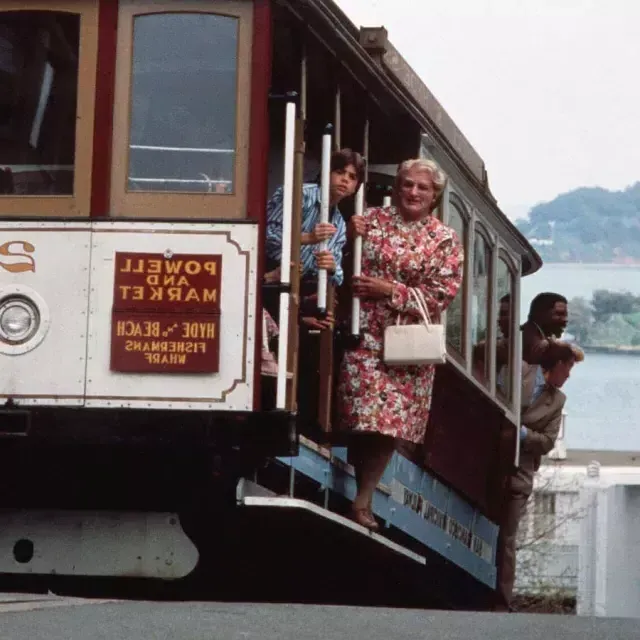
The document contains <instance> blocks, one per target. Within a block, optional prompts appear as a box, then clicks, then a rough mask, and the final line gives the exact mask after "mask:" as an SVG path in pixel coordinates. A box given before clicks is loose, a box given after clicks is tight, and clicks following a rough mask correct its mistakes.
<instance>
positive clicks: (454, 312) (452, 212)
mask: <svg viewBox="0 0 640 640" xmlns="http://www.w3.org/2000/svg"><path fill="white" fill-rule="evenodd" d="M449 226H450V227H452V228H453V229H454V230H455V232H456V233H457V234H458V238H459V239H460V242H462V243H463V245H464V246H465V248H466V238H467V221H466V219H465V217H464V216H463V215H462V213H461V212H460V210H459V209H458V207H456V205H454V204H453V203H451V204H450V206H449ZM464 288H465V287H464V283H463V286H461V287H460V289H459V290H458V293H457V294H456V297H455V298H454V299H453V301H452V302H451V304H450V305H449V307H448V308H447V343H448V344H449V346H451V347H453V348H454V349H455V350H456V351H457V352H458V353H459V354H460V355H464V321H463V315H462V314H463V309H464Z"/></svg>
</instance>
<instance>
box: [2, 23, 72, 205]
mask: <svg viewBox="0 0 640 640" xmlns="http://www.w3.org/2000/svg"><path fill="white" fill-rule="evenodd" d="M79 41H80V16H79V15H78V14H71V13H62V12H56V11H6V12H1V13H0V195H14V196H21V195H25V196H35V195H40V196H50V195H72V194H73V179H74V162H75V140H76V108H77V107H76V105H77V92H78V54H79Z"/></svg>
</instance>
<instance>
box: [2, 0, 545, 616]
mask: <svg viewBox="0 0 640 640" xmlns="http://www.w3.org/2000/svg"><path fill="white" fill-rule="evenodd" d="M0 88H1V91H0V436H1V437H0V509H1V511H0V550H1V551H0V574H1V575H2V576H3V577H5V578H7V579H9V578H13V577H16V576H18V577H20V576H22V577H24V576H25V575H30V576H35V577H38V579H41V580H43V581H44V582H46V584H47V585H51V584H52V582H51V581H52V578H51V576H52V575H55V576H56V579H60V577H61V576H62V577H67V578H74V579H81V580H80V582H79V583H78V584H82V585H84V587H82V588H83V589H84V588H86V589H88V588H89V587H88V586H87V585H88V584H91V585H96V584H99V583H100V581H104V580H111V579H114V578H115V579H122V582H124V583H125V584H131V583H132V581H135V580H136V579H138V578H141V579H144V580H148V579H152V580H160V581H169V582H170V583H171V584H175V585H178V584H190V585H191V587H193V586H194V585H195V584H197V585H199V586H202V585H206V587H207V588H208V589H210V590H211V593H213V594H215V595H216V597H234V598H248V597H251V598H255V599H262V598H268V599H277V598H281V599H307V600H314V601H325V602H327V601H350V602H353V601H359V602H363V603H397V604H413V605H417V606H425V605H427V604H429V603H432V602H441V603H444V604H445V605H446V606H475V607H477V606H485V605H487V603H489V602H490V601H491V598H492V594H493V592H494V589H495V564H496V546H497V535H498V525H499V520H500V510H501V505H502V498H503V486H504V479H505V477H506V474H507V473H508V472H509V469H510V468H511V467H512V465H513V462H514V460H515V459H516V455H517V452H516V447H517V438H516V433H517V425H518V419H519V409H518V407H519V398H518V394H519V384H518V383H517V381H518V379H519V364H518V363H519V345H518V343H517V341H513V344H512V348H511V354H510V361H509V366H508V375H507V376H506V378H507V381H506V384H505V385H504V386H502V387H501V388H498V386H497V384H496V349H495V346H496V339H497V337H498V334H497V313H498V300H499V299H500V298H501V297H502V296H503V295H504V294H505V293H510V294H511V297H512V300H513V313H512V317H511V326H512V329H513V331H512V332H511V334H512V336H513V335H516V334H517V331H516V330H515V329H516V327H517V326H518V320H519V319H518V307H519V281H520V278H521V277H522V276H523V275H527V274H529V273H532V272H534V271H535V270H537V269H538V268H539V267H540V265H541V262H540V259H539V257H538V256H537V254H536V253H535V251H534V250H533V249H532V248H531V247H530V246H529V245H528V244H527V242H526V241H525V239H524V238H523V237H522V236H521V235H520V234H519V232H518V231H517V230H516V229H515V227H514V226H513V225H511V224H510V223H509V221H508V220H507V218H506V217H505V216H504V215H503V214H502V212H501V211H500V209H499V208H498V206H497V204H496V201H495V199H494V198H493V196H492V195H491V192H490V191H489V187H488V182H487V175H486V171H485V168H484V163H483V162H482V160H481V158H480V157H479V156H478V154H477V153H476V152H475V150H474V149H473V148H472V147H471V145H470V144H469V143H468V142H467V141H466V139H465V138H464V136H463V135H462V133H461V132H460V131H459V130H458V128H457V127H456V125H455V124H454V123H453V122H452V121H451V119H450V118H449V116H448V115H447V114H446V112H445V111H444V109H443V108H442V107H441V105H440V104H439V103H438V102H437V101H436V100H435V98H434V97H433V96H432V95H431V93H430V92H429V90H428V89H427V88H426V86H425V85H424V84H423V83H422V81H421V80H420V79H419V78H418V77H417V76H416V75H415V73H414V72H413V71H412V70H411V68H410V67H409V65H408V64H407V63H406V62H405V61H404V60H403V59H402V57H401V55H400V54H399V53H398V52H397V51H396V50H395V48H394V47H393V46H392V45H391V43H390V42H389V41H388V38H387V34H386V31H385V30H384V29H357V28H356V27H355V26H354V25H353V24H351V22H350V21H349V20H348V19H347V18H346V16H345V15H344V14H343V13H342V12H341V11H340V9H339V8H338V7H337V5H336V4H335V3H334V2H332V1H331V0H306V1H305V2H297V1H294V0H277V1H275V0H179V1H178V0H60V1H47V2H44V1H36V0H23V1H22V2H14V1H11V0H1V1H0ZM290 92H294V93H293V94H292V93H290ZM278 96H279V97H278ZM328 123H332V125H333V128H332V131H331V134H330V135H329V134H325V128H326V125H327V124H328ZM339 147H351V148H353V149H356V150H359V151H362V152H363V153H364V154H365V155H366V157H367V160H368V185H367V186H366V188H365V189H362V190H361V192H360V193H359V194H358V198H357V199H356V202H355V204H354V206H355V207H357V208H358V209H360V208H362V207H363V206H364V205H365V200H366V201H367V203H368V204H380V203H381V202H382V198H383V197H384V195H383V194H384V193H385V191H384V189H385V187H387V186H388V185H389V184H390V180H391V178H392V175H393V173H394V172H395V166H397V164H398V163H399V162H400V161H402V160H404V159H406V158H409V157H416V156H418V155H421V156H423V157H429V158H433V159H434V160H436V161H437V162H438V163H439V164H440V165H441V166H442V167H443V169H444V170H445V172H446V173H447V175H448V176H449V183H448V187H447V191H446V194H445V197H444V199H443V202H442V205H441V207H440V209H439V211H438V215H439V216H441V218H442V219H443V220H444V221H445V222H446V223H448V224H450V225H451V226H453V227H454V228H455V229H456V230H457V232H458V233H459V234H460V237H461V238H462V239H463V240H464V243H465V254H466V260H467V261H466V267H465V283H464V287H463V289H462V290H461V292H460V294H459V295H458V297H457V298H456V300H455V301H454V303H453V305H452V306H451V308H450V309H449V311H448V313H447V316H446V323H447V332H448V342H449V356H448V362H447V364H446V365H443V366H442V367H440V368H439V370H438V374H437V377H436V388H435V396H434V401H433V410H432V417H431V423H430V425H429V429H428V438H427V442H426V443H425V446H424V449H423V450H420V451H413V452H411V453H409V452H405V453H404V454H403V455H400V453H398V454H397V455H396V456H395V457H394V460H393V462H392V464H391V465H390V467H389V469H388V470H387V473H386V474H385V477H384V478H383V481H382V483H381V485H380V487H379V490H378V493H377V495H376V498H375V501H374V510H375V512H376V515H377V516H378V517H379V518H381V519H382V520H384V521H385V522H386V524H387V527H386V528H385V529H384V533H383V534H374V533H370V532H368V531H365V530H363V529H362V528H360V527H359V526H358V525H356V524H354V523H352V522H349V521H348V520H346V519H345V518H343V517H342V516H341V515H340V513H341V510H342V509H343V507H344V505H345V504H346V503H347V502H348V500H349V499H351V498H352V496H353V493H354V491H355V489H354V479H353V470H352V469H351V468H350V467H349V465H348V464H347V463H346V459H345V457H344V452H343V451H342V450H340V449H337V448H334V449H333V450H331V449H329V448H327V446H326V445H325V444H324V443H323V442H320V441H318V438H316V437H315V436H312V434H313V433H317V431H314V429H313V428H312V427H313V426H315V425H311V424H307V423H305V422H304V420H301V419H300V415H302V414H300V415H299V412H298V407H297V397H298V392H297V379H298V371H299V369H301V368H302V367H303V366H304V367H307V368H308V369H309V370H310V371H311V372H312V380H313V384H312V386H313V388H314V393H315V396H316V403H317V407H316V409H317V411H316V413H317V419H316V420H314V422H317V425H319V426H320V427H321V430H322V431H324V432H329V431H330V430H331V395H332V371H333V366H334V356H335V355H336V354H334V341H333V336H332V335H331V333H330V332H326V331H325V332H322V333H321V334H319V335H318V336H317V345H316V346H317V349H316V353H311V352H310V353H304V354H299V353H298V322H297V318H298V311H299V310H298V301H299V283H298V279H297V277H292V276H291V274H297V268H298V267H297V265H298V263H299V260H300V236H299V229H300V202H301V186H302V182H303V180H306V179H307V178H309V177H311V176H315V175H316V174H317V173H318V170H319V169H321V171H320V173H321V174H323V175H324V176H325V178H326V174H327V162H326V159H327V157H328V152H329V150H330V149H332V148H339ZM323 157H324V158H325V162H324V168H323V162H322V160H323ZM280 184H284V186H285V190H284V191H285V221H284V224H283V244H284V246H283V252H282V253H283V257H282V267H283V268H282V276H283V277H282V282H281V284H280V285H279V294H278V295H279V299H280V304H279V314H280V315H279V325H280V334H281V335H280V341H279V347H278V348H279V362H280V370H279V377H278V379H277V384H276V390H275V391H276V401H275V405H276V408H275V409H269V410H267V409H266V408H264V409H263V408H262V406H261V387H262V385H261V376H260V359H261V351H262V345H263V339H262V297H263V286H262V273H263V263H264V243H265V215H266V214H265V207H266V202H267V198H268V195H269V194H270V193H271V192H272V191H273V189H274V188H275V187H276V186H279V185H280ZM343 213H344V214H345V215H348V214H349V213H350V212H349V211H346V210H345V211H344V212H343ZM355 254H356V255H355V269H356V272H357V268H358V256H357V254H358V247H357V245H356V247H355ZM349 259H350V260H351V259H352V257H350V258H349ZM289 264H292V265H293V266H292V267H291V271H289V268H288V267H289ZM285 266H286V267H287V268H284V267H285ZM333 295H334V292H333V290H332V288H331V287H330V286H327V285H326V278H325V277H324V275H322V274H321V277H320V289H319V306H321V307H322V306H323V305H327V304H330V303H331V299H332V298H333ZM353 311H354V313H353V321H352V326H351V330H352V332H353V333H354V334H357V333H358V323H357V317H358V315H357V301H356V302H354V306H353ZM336 349H337V347H336ZM478 349H481V350H483V354H484V355H483V357H482V358H481V359H480V365H478V361H477V360H475V359H474V357H473V354H474V353H477V351H478ZM314 376H315V377H314ZM305 420H306V418H305ZM302 536H304V538H303V537H302ZM303 541H304V545H302V542H303ZM372 566H374V567H377V568H380V567H384V571H383V572H382V573H384V572H387V573H386V574H384V576H383V575H382V574H381V573H380V571H375V572H373V573H372V572H371V567H372ZM427 566H428V567H429V569H427V568H426V567H427ZM389 572H390V574H392V575H393V579H392V580H389V579H388V576H389V575H390V574H389ZM434 572H435V573H437V575H438V576H439V578H438V580H435V581H434V579H433V576H434ZM194 576H197V578H198V579H197V580H196V579H195V578H194ZM383 577H384V579H382V578H383ZM189 580H191V582H189ZM116 583H117V584H121V582H120V581H119V580H116ZM162 584H165V582H162ZM167 584H168V583H167ZM391 584H393V585H394V587H393V589H391V587H390V585H391Z"/></svg>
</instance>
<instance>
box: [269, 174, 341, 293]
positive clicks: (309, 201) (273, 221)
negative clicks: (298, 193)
mask: <svg viewBox="0 0 640 640" xmlns="http://www.w3.org/2000/svg"><path fill="white" fill-rule="evenodd" d="M282 200H283V189H282V187H280V188H278V189H277V190H276V192H275V193H274V194H273V195H272V196H271V199H270V200H269V202H268V203H267V257H268V258H269V259H271V260H275V261H279V260H280V258H281V255H282V207H283V202H282ZM319 222H320V185H318V184H304V185H303V186H302V232H303V233H312V232H313V230H314V228H315V226H316V225H317V224H318V223H319ZM329 222H331V224H332V225H333V226H334V227H335V228H336V232H335V233H334V234H333V235H332V236H331V238H329V240H328V241H327V249H328V250H329V251H331V253H333V258H334V260H335V262H336V272H335V273H334V274H333V281H334V282H335V284H337V285H341V284H342V281H343V280H344V272H343V271H342V250H343V248H344V245H345V243H346V242H347V225H346V224H345V221H344V218H343V217H342V214H341V213H340V210H339V209H338V207H333V210H331V211H329ZM319 248H320V247H319V245H315V244H305V245H302V247H301V251H300V262H301V264H302V275H303V277H304V276H310V275H311V276H316V277H317V275H318V268H317V267H316V258H315V256H314V255H313V254H314V252H315V251H318V249H319Z"/></svg>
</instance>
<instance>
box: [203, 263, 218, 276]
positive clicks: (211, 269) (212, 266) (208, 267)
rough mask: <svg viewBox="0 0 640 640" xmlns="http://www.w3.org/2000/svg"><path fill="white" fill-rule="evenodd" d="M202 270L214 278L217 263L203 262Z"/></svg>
mask: <svg viewBox="0 0 640 640" xmlns="http://www.w3.org/2000/svg"><path fill="white" fill-rule="evenodd" d="M204 270H205V271H206V272H207V273H208V274H209V275H211V276H215V275H216V272H217V271H218V263H217V262H205V263H204Z"/></svg>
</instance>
